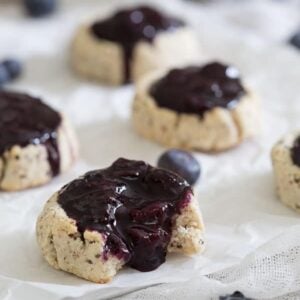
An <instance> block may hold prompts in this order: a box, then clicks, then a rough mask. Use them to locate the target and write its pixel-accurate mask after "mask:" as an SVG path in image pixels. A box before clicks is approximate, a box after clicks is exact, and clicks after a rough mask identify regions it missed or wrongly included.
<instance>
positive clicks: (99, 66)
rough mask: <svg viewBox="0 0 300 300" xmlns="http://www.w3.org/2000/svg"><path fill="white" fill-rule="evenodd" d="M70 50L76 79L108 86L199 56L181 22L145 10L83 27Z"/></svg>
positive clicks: (193, 39)
mask: <svg viewBox="0 0 300 300" xmlns="http://www.w3.org/2000/svg"><path fill="white" fill-rule="evenodd" d="M71 48H72V49H71V63H72V66H73V69H74V71H76V73H78V74H79V75H81V76H83V77H86V78H88V79H92V80H96V81H98V82H101V83H105V84H112V85H120V84H123V83H126V82H130V81H132V80H136V79H137V78H138V77H140V76H141V75H143V74H145V73H147V72H148V71H151V70H154V69H158V68H165V67H167V66H172V65H180V64H182V63H187V62H191V61H193V60H195V59H196V58H198V56H199V47H198V40H197V37H196V36H195V35H194V33H193V32H192V31H191V30H190V29H189V27H188V26H187V25H186V24H185V23H184V22H183V21H182V20H180V19H177V18H175V17H169V16H167V15H165V14H164V13H162V12H159V11H157V10H155V9H154V8H151V7H148V6H139V7H136V8H132V9H124V10H120V11H118V12H116V13H115V14H114V15H113V16H111V17H109V18H108V19H105V20H98V21H95V22H94V23H91V24H85V25H82V26H81V27H80V28H79V30H78V31H77V33H76V35H75V38H74V40H73V43H72V47H71Z"/></svg>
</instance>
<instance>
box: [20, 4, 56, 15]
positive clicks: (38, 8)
mask: <svg viewBox="0 0 300 300" xmlns="http://www.w3.org/2000/svg"><path fill="white" fill-rule="evenodd" d="M23 1H24V6H25V9H26V11H27V13H28V15H30V16H31V17H36V18H38V17H44V16H47V15H49V14H51V13H53V12H54V11H55V10H56V8H57V1H56V0H23Z"/></svg>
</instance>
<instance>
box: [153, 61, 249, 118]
mask: <svg viewBox="0 0 300 300" xmlns="http://www.w3.org/2000/svg"><path fill="white" fill-rule="evenodd" d="M150 94H151V96H152V97H153V98H154V100H155V101H156V103H157V105H158V106H160V107H164V108H168V109H171V110H175V111H177V112H179V113H187V114H190V113H191V114H198V115H200V116H202V115H203V114H204V113H205V112H206V111H208V110H211V109H213V108H214V107H223V108H228V109H230V108H234V107H235V106H236V104H237V102H238V101H239V100H240V98H241V97H242V96H243V95H244V94H245V90H244V88H243V86H242V84H241V81H240V79H239V73H238V71H237V70H236V69H235V68H234V67H231V66H226V65H223V64H220V63H218V62H213V63H210V64H207V65H204V66H202V67H187V68H183V69H173V70H171V71H170V72H169V73H168V74H167V75H166V76H165V77H163V78H161V79H160V80H158V81H157V82H155V83H154V84H153V85H152V86H151V87H150Z"/></svg>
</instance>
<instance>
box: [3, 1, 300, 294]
mask: <svg viewBox="0 0 300 300" xmlns="http://www.w3.org/2000/svg"><path fill="white" fill-rule="evenodd" d="M136 2H140V1H127V2H125V1H96V0H90V1H78V0H72V1H71V0H64V1H61V10H60V12H59V13H58V14H57V15H55V16H53V17H51V18H49V19H43V20H32V19H28V18H26V17H24V15H23V13H22V11H21V10H20V8H18V7H19V6H18V3H17V2H14V1H6V2H2V3H0V57H6V56H16V57H20V58H21V59H22V60H23V61H24V63H25V67H26V69H25V74H24V76H23V78H22V79H21V80H20V81H18V82H17V83H15V84H14V85H13V86H12V88H13V89H17V90H23V91H28V92H30V93H33V94H35V95H38V96H41V97H43V99H45V101H46V102H48V103H49V104H51V105H53V106H54V107H56V108H57V109H60V110H62V111H63V112H64V113H66V114H67V115H68V116H69V117H70V118H71V120H72V122H73V123H74V125H75V127H76V129H77V132H78V136H79V140H80V143H81V160H80V161H79V162H78V163H77V165H76V166H74V168H73V169H72V170H70V171H69V172H68V173H66V174H64V175H62V176H60V177H58V178H56V179H54V180H53V181H52V182H51V183H50V184H48V185H46V186H44V187H40V188H37V189H32V190H28V191H25V192H19V193H0V216H1V217H0V241H1V246H0V299H5V300H19V299H20V300H27V299H33V300H35V299H46V300H48V299H49V300H50V299H51V300H54V299H55V300H56V299H84V300H90V299H107V298H111V297H115V296H122V297H123V296H124V298H126V299H171V298H172V299H184V298H185V299H217V296H218V295H219V294H221V293H227V292H228V293H231V292H233V291H234V290H236V289H241V290H242V291H243V292H245V293H247V295H248V296H251V297H256V298H264V299H267V298H268V299H269V298H272V297H279V298H278V299H300V295H299V294H298V291H299V290H300V254H299V252H296V254H295V253H294V252H292V253H294V256H293V257H294V259H293V260H291V259H289V258H291V257H292V256H291V251H290V250H291V249H294V248H295V249H298V248H297V247H299V248H300V241H299V235H300V233H299V232H300V219H299V215H297V214H296V213H294V212H293V211H291V210H290V209H288V208H286V207H284V206H283V205H282V204H281V203H280V202H279V201H278V199H277V198H276V195H275V191H274V184H273V178H272V169H271V163H270V157H269V156H270V155H269V152H270V149H271V147H272V145H273V143H274V142H275V141H276V140H277V139H278V138H279V137H280V136H281V135H282V134H284V133H285V132H287V131H288V130H290V129H295V128H298V127H299V126H300V121H299V114H300V99H299V97H300V94H299V86H300V63H299V62H300V54H299V53H298V52H297V51H295V50H294V49H292V48H289V47H286V46H282V45H280V44H281V43H282V41H283V40H284V39H286V38H287V36H288V33H289V32H290V31H291V30H292V29H293V28H295V27H296V25H297V14H296V13H295V9H296V8H299V5H298V2H297V1H290V4H289V5H288V4H285V6H284V4H283V3H279V2H280V1H277V2H276V1H249V2H248V1H247V3H246V1H240V3H238V4H237V2H235V4H234V5H233V6H232V5H231V9H229V8H228V7H227V6H226V4H224V3H222V4H220V3H219V4H215V5H213V4H211V5H203V6H199V5H196V4H191V3H190V4H186V3H185V2H182V1H176V0H174V1H173V0H168V1H165V3H161V2H160V1H148V2H155V4H160V5H163V6H164V8H165V9H168V10H169V11H172V12H173V13H175V14H179V15H182V17H185V18H186V19H188V20H189V21H190V23H191V24H192V26H194V28H195V29H196V30H197V32H198V34H199V39H200V41H201V43H202V47H203V56H204V57H205V58H206V59H213V58H218V59H220V60H224V61H225V62H230V63H234V64H235V65H236V66H237V67H239V68H240V70H241V72H242V74H243V76H244V79H245V81H246V82H247V84H248V85H249V86H250V87H251V88H252V89H253V90H254V91H255V92H256V93H257V94H258V96H259V97H260V98H261V100H262V108H263V114H264V116H263V117H264V122H263V123H264V124H263V125H264V126H263V132H262V135H261V136H260V137H259V138H258V139H256V140H253V141H248V142H245V143H244V144H243V145H241V146H240V147H238V148H236V149H234V150H232V151H228V152H225V153H223V154H218V155H205V154H196V155H197V158H198V159H199V160H200V161H201V164H202V167H203V174H202V178H201V180H200V182H199V184H198V185H197V186H196V189H197V190H198V194H199V202H200V206H201V209H202V213H203V216H204V220H205V224H206V229H207V230H206V240H207V249H206V251H205V253H204V254H203V255H198V256H194V257H192V258H187V257H183V256H175V255H174V256H169V258H168V261H167V262H166V263H165V264H163V265H162V266H161V267H160V268H159V269H158V270H156V271H153V272H149V273H140V272H137V271H135V270H131V269H124V270H122V271H121V272H120V273H119V274H118V275H117V276H116V277H115V279H114V280H113V281H112V282H111V283H110V284H106V285H97V284H93V283H90V282H87V281H85V280H81V279H78V278H76V277H74V276H72V275H70V274H67V273H64V272H60V271H56V270H54V269H52V268H51V267H49V266H48V265H47V264H46V262H45V261H44V260H43V258H42V257H41V254H40V251H39V249H38V247H37V244H36V240H35V222H36V218H37V216H38V214H39V213H40V211H41V209H42V207H43V205H44V203H45V202H46V200H47V199H48V198H49V197H50V195H51V194H52V193H53V192H54V191H56V190H57V189H59V188H60V187H61V186H62V185H63V184H65V183H66V182H68V181H70V180H72V179H73V178H75V177H76V176H78V175H80V174H82V173H83V172H85V171H87V170H90V169H94V168H97V167H106V166H108V165H109V164H110V163H111V162H112V161H114V160H115V159H116V158H118V157H120V156H122V157H127V158H132V159H143V160H146V161H148V162H150V163H152V164H155V163H156V160H157V158H158V156H159V155H160V154H161V152H162V151H164V148H162V147H161V146H158V145H156V144H154V143H151V142H149V141H146V140H144V139H142V138H140V137H138V136H137V135H136V134H135V133H134V132H133V130H132V128H131V125H130V121H129V118H130V105H131V101H132V96H133V93H134V89H133V87H132V86H126V87H121V88H115V89H113V88H107V87H101V86H98V85H95V84H91V83H88V82H85V81H82V80H80V79H78V78H76V77H74V76H73V74H72V73H71V71H70V70H69V67H68V47H69V42H70V38H71V37H72V35H73V33H74V30H75V29H76V27H77V26H78V24H79V23H80V22H81V21H82V20H83V19H86V18H87V17H89V16H91V15H95V14H98V15H104V14H107V13H108V12H109V11H111V10H113V9H114V8H115V7H116V6H121V5H125V4H127V3H136ZM224 2H225V1H224ZM226 2H227V1H226ZM229 2H230V1H229ZM275 2H276V3H275ZM282 2H284V1H282ZM278 253H279V254H280V253H281V255H282V257H283V258H287V261H286V262H285V261H284V260H283V259H281V260H279V261H278V259H277V260H276V259H271V257H273V256H274V255H275V257H278ZM276 255H277V256H276ZM258 258H259V259H260V260H259V259H258ZM264 259H265V260H264ZM266 259H267V260H268V259H269V261H270V262H267V266H268V267H269V268H263V266H264V264H265V263H266ZM283 262H284V263H283ZM270 266H271V267H270ZM259 267H260V268H259ZM220 272H221V273H220ZM264 272H265V274H264ZM266 274H267V277H266ZM278 274H281V275H280V276H277V275H278ZM259 282H262V283H263V284H262V285H261V286H260V285H259ZM158 284H160V285H159V286H157V285H158ZM153 286H154V287H153ZM145 287H147V289H145ZM266 287H269V288H266ZM133 291H134V293H133V294H129V295H127V296H125V294H126V293H128V292H133ZM288 293H290V295H291V296H286V297H288V298H283V297H284V296H283V295H284V294H288ZM298 296H299V298H297V297H298ZM293 297H294V298H293Z"/></svg>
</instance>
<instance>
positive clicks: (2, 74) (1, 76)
mask: <svg viewBox="0 0 300 300" xmlns="http://www.w3.org/2000/svg"><path fill="white" fill-rule="evenodd" d="M9 81H10V75H9V72H8V70H7V68H6V67H5V66H4V64H3V63H0V86H2V85H3V84H4V83H7V82H9Z"/></svg>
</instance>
